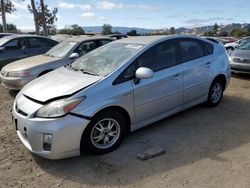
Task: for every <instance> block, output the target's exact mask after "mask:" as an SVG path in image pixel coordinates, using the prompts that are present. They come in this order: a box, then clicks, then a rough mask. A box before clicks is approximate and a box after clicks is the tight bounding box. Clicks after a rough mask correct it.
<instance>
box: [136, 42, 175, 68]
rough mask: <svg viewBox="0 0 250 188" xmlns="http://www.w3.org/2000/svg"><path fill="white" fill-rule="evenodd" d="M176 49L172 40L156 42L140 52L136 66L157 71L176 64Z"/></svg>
mask: <svg viewBox="0 0 250 188" xmlns="http://www.w3.org/2000/svg"><path fill="white" fill-rule="evenodd" d="M176 52H177V49H176V45H175V43H174V41H165V42H162V43H160V44H157V45H155V46H153V47H152V48H150V49H149V50H148V51H146V52H145V53H144V54H142V55H141V56H140V57H139V58H138V59H137V61H136V63H137V66H138V67H147V68H150V69H152V70H153V71H159V70H162V69H166V68H168V67H172V66H174V65H177V63H178V61H177V55H176Z"/></svg>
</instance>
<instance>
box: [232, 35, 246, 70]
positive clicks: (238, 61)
mask: <svg viewBox="0 0 250 188" xmlns="http://www.w3.org/2000/svg"><path fill="white" fill-rule="evenodd" d="M229 59H230V65H231V69H232V72H233V73H246V74H250V40H247V41H246V42H244V43H243V44H241V45H239V46H238V47H237V48H235V50H234V51H233V52H232V54H231V55H230V57H229Z"/></svg>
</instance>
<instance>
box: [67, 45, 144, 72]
mask: <svg viewBox="0 0 250 188" xmlns="http://www.w3.org/2000/svg"><path fill="white" fill-rule="evenodd" d="M142 47H143V45H141V44H127V43H109V44H106V45H104V46H102V47H100V48H98V49H96V50H94V51H92V52H90V53H88V54H86V55H85V56H82V57H81V58H79V59H78V60H76V61H75V62H73V63H72V64H71V68H73V69H74V70H82V71H85V72H92V73H95V74H96V75H99V76H106V75H108V74H110V73H111V72H113V71H114V70H115V69H117V68H118V67H120V66H121V65H122V64H123V63H124V61H126V60H128V59H130V58H131V57H132V56H133V55H135V54H136V53H137V52H138V51H139V50H140V49H141V48H142Z"/></svg>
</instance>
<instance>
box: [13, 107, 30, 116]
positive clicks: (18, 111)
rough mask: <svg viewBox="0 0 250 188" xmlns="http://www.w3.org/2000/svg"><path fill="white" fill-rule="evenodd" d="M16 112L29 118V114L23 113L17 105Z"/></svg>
mask: <svg viewBox="0 0 250 188" xmlns="http://www.w3.org/2000/svg"><path fill="white" fill-rule="evenodd" d="M16 112H17V113H19V114H21V115H23V116H25V117H26V116H28V114H27V113H25V112H24V111H22V110H21V109H19V108H18V106H17V105H16Z"/></svg>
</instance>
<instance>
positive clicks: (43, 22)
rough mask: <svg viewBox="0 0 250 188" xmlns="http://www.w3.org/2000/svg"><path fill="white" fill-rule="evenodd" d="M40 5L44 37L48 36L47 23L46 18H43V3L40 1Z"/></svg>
mask: <svg viewBox="0 0 250 188" xmlns="http://www.w3.org/2000/svg"><path fill="white" fill-rule="evenodd" d="M40 4H41V19H42V24H43V33H44V35H45V36H48V28H47V23H46V18H45V6H44V1H43V0H40Z"/></svg>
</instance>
